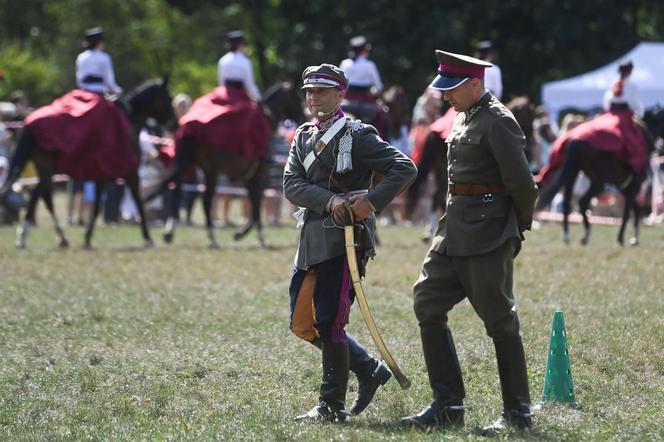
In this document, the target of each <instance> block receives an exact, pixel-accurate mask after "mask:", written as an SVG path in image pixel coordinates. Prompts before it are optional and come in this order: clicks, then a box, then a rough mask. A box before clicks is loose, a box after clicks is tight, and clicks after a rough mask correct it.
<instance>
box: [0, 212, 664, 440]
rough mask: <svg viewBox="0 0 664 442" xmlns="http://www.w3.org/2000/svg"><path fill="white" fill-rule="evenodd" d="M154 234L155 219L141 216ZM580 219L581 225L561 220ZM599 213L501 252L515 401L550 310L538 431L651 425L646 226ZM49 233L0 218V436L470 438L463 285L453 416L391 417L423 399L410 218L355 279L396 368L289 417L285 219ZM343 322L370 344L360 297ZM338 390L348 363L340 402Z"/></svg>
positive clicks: (472, 371)
mask: <svg viewBox="0 0 664 442" xmlns="http://www.w3.org/2000/svg"><path fill="white" fill-rule="evenodd" d="M153 233H154V234H155V237H156V239H159V236H158V233H159V232H158V230H157V229H153ZM573 234H576V238H577V239H578V238H579V237H580V227H579V226H573ZM615 234H616V228H615V227H596V228H595V230H594V234H593V237H592V239H591V243H590V245H589V246H587V247H582V246H580V245H578V243H573V244H571V245H569V246H566V245H564V244H562V242H561V241H560V237H561V235H560V231H559V226H558V225H555V224H554V225H545V226H543V227H542V229H540V230H537V231H535V232H531V233H530V234H529V235H528V239H527V241H526V243H525V244H524V248H523V251H522V253H521V255H520V256H519V257H518V259H517V266H516V271H517V274H516V294H517V298H518V306H519V312H520V316H521V322H522V326H523V334H524V340H525V345H526V352H527V356H528V362H529V371H530V384H531V389H532V395H533V400H534V401H535V402H537V401H538V400H539V399H540V397H541V392H542V386H543V382H544V372H545V365H546V353H547V347H548V342H549V335H550V326H551V317H552V314H553V312H554V311H555V310H557V309H562V310H563V311H564V313H565V320H566V323H567V332H568V338H569V345H570V352H571V360H572V373H573V376H574V382H575V386H576V397H577V399H578V401H579V402H580V404H581V405H582V409H580V410H573V409H571V408H568V407H564V406H547V407H545V408H544V409H543V410H542V411H541V412H540V413H539V414H538V415H537V417H536V431H537V434H536V437H538V438H542V439H548V440H578V439H592V440H606V439H613V440H624V439H639V440H650V439H660V440H661V439H662V438H663V437H664V418H663V416H664V352H663V351H662V349H663V346H664V300H663V297H662V294H663V293H664V272H662V270H661V266H662V257H663V256H664V253H663V252H664V228H662V227H659V228H644V229H643V232H642V245H641V246H640V247H639V248H620V247H618V246H617V245H616V243H615ZM68 235H69V239H70V242H71V243H72V248H71V249H69V250H64V251H63V250H58V249H57V248H56V242H55V239H54V234H53V231H52V229H51V225H50V222H49V221H48V220H47V219H43V220H42V222H40V226H39V227H38V228H36V229H35V230H34V231H33V233H32V235H31V236H30V238H29V240H28V250H23V251H19V250H15V249H14V246H13V241H14V229H13V228H8V227H3V228H0V275H1V277H0V281H1V284H2V286H1V288H0V355H1V358H2V359H1V360H0V440H16V439H18V440H62V439H127V440H137V439H150V440H152V439H156V440H161V439H190V440H209V439H226V440H377V439H390V440H438V439H441V438H451V439H458V438H462V439H463V438H477V437H479V436H477V435H476V434H475V433H476V430H477V429H478V428H480V427H481V426H482V425H483V424H486V423H488V422H489V421H491V420H493V419H494V418H495V417H497V415H498V412H499V410H500V406H501V404H500V392H499V388H498V380H497V373H496V368H495V360H494V356H493V346H492V343H491V341H490V339H488V338H487V337H486V335H485V333H484V331H483V328H482V325H481V323H480V321H479V319H477V317H476V316H475V314H474V313H473V311H472V309H471V308H470V306H469V304H468V303H466V302H464V303H462V304H461V305H459V306H458V307H457V308H455V309H454V311H453V312H452V313H451V316H450V322H451V326H452V329H453V332H454V333H455V340H456V342H457V345H458V351H459V357H460V360H461V364H462V368H463V372H464V377H465V381H466V389H467V403H468V404H469V405H470V406H471V407H472V409H471V410H470V411H469V412H468V413H467V418H466V427H465V429H463V430H458V431H454V432H451V433H441V432H434V433H422V432H418V431H411V430H402V429H400V428H399V427H398V426H397V425H396V422H397V421H398V419H399V418H400V417H401V416H404V415H406V414H411V413H414V412H417V411H419V410H420V409H421V408H422V407H423V406H424V405H426V404H427V403H428V402H429V401H430V390H429V387H428V384H427V378H426V372H425V369H424V362H423V359H422V356H421V349H420V343H419V332H418V328H417V324H416V321H415V317H414V314H413V311H412V291H411V287H412V284H413V282H414V281H415V279H416V277H417V274H418V270H419V267H420V264H421V261H422V258H423V256H424V254H425V252H426V249H427V246H426V245H425V244H422V243H421V241H420V239H419V235H420V228H419V227H418V228H414V229H407V228H384V229H382V230H381V238H382V241H383V245H382V246H381V247H380V249H379V251H378V257H377V259H376V261H374V262H372V263H371V264H370V266H369V269H368V278H367V280H366V282H365V287H366V290H367V293H368V295H369V301H370V304H371V306H372V309H373V312H374V315H375V316H376V318H377V320H378V322H379V327H380V329H381V332H382V334H383V336H384V337H385V339H386V341H387V343H388V345H389V346H390V347H391V350H392V352H393V354H394V355H395V356H396V358H397V360H398V361H399V362H400V364H401V365H402V368H403V369H404V371H405V372H406V373H407V374H408V375H409V376H410V378H411V379H412V381H413V387H412V388H411V389H410V390H408V391H402V390H400V389H399V386H398V385H397V383H396V382H390V383H389V384H388V385H387V386H386V387H385V388H383V389H382V390H380V392H379V394H378V396H377V399H376V401H375V403H374V404H372V405H371V406H370V407H369V409H368V410H367V411H366V412H365V413H364V414H363V415H361V416H360V417H357V418H354V419H352V420H351V421H350V422H349V423H348V424H346V425H340V426H330V425H312V424H302V423H297V422H294V421H293V420H292V418H293V417H294V416H295V415H296V414H298V413H300V412H303V411H306V410H307V409H308V408H310V407H311V406H313V405H314V404H315V403H316V400H317V387H318V383H319V378H320V358H319V354H318V353H317V350H316V349H314V348H313V347H312V346H310V345H308V344H306V343H304V342H301V341H299V340H298V339H297V338H295V337H294V336H293V335H291V333H290V332H289V330H288V294H287V288H288V282H289V277H290V272H291V266H292V258H293V253H294V248H295V238H296V232H295V230H294V229H293V228H290V227H289V228H271V229H268V231H267V237H268V239H269V240H270V242H271V245H272V247H271V248H269V249H260V248H258V246H257V243H256V240H255V237H250V238H248V239H247V240H245V241H244V242H241V243H233V242H232V240H231V231H230V230H219V238H220V242H221V243H222V249H221V250H209V249H207V248H206V244H207V240H206V237H205V234H204V231H203V230H202V229H200V228H182V229H180V230H179V231H178V235H177V237H176V240H175V244H174V245H172V246H165V245H163V244H162V243H161V241H157V243H158V245H157V247H155V248H153V249H147V250H145V249H142V248H141V247H140V245H141V239H140V235H139V231H138V229H137V228H135V227H132V226H122V227H115V228H110V227H104V226H103V225H100V227H99V228H98V231H97V235H96V237H95V239H94V243H95V245H96V248H95V249H94V250H92V251H86V250H82V249H81V248H80V244H81V243H82V236H83V231H82V229H80V228H69V229H68ZM349 330H351V331H352V332H353V333H355V334H356V335H358V336H359V337H360V338H361V339H362V340H363V341H364V342H365V343H366V344H367V346H368V347H369V348H371V349H372V351H373V345H372V344H371V342H370V338H369V336H368V333H367V332H366V330H365V326H364V324H363V322H362V318H361V316H360V314H359V311H358V310H357V309H356V308H354V309H353V314H352V317H351V324H350V326H349ZM354 393H355V383H354V380H353V382H352V384H351V387H350V392H349V401H352V398H353V397H354Z"/></svg>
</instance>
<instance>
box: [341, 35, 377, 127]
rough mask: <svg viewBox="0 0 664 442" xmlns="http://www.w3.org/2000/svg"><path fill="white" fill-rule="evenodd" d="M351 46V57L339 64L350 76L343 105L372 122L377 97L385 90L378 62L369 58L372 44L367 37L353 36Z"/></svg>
mask: <svg viewBox="0 0 664 442" xmlns="http://www.w3.org/2000/svg"><path fill="white" fill-rule="evenodd" d="M350 48H351V53H350V58H347V59H345V60H343V61H342V62H341V64H340V65H339V68H340V69H341V70H342V71H344V73H345V74H346V77H348V90H347V91H346V100H345V103H344V106H343V107H344V110H345V111H347V112H350V113H351V114H353V115H355V117H357V118H358V119H360V120H362V121H364V122H365V123H372V120H373V119H374V118H375V116H376V112H377V109H376V98H377V97H378V96H379V95H380V93H381V92H382V90H383V82H382V81H381V79H380V74H378V69H377V68H376V64H375V63H374V62H373V61H371V60H369V58H368V57H369V51H370V50H371V45H370V44H369V42H368V41H367V39H366V38H365V37H364V36H361V35H360V36H357V37H353V38H351V39H350ZM378 129H379V130H380V128H378Z"/></svg>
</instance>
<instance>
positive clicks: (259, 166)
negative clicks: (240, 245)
mask: <svg viewBox="0 0 664 442" xmlns="http://www.w3.org/2000/svg"><path fill="white" fill-rule="evenodd" d="M250 168H251V169H252V170H253V173H252V171H251V170H250V173H249V174H248V176H249V178H248V179H247V180H246V181H245V186H246V188H247V192H248V194H249V201H250V203H251V219H249V221H247V222H246V223H245V225H244V226H242V227H240V228H239V229H238V230H237V231H236V232H235V233H234V234H233V239H234V240H235V241H239V240H241V239H242V238H244V237H245V236H246V235H247V234H248V233H249V232H250V231H251V229H252V228H253V227H254V226H256V229H257V230H258V241H259V242H260V244H261V246H265V237H264V236H263V225H262V223H261V201H262V199H263V187H264V186H263V172H264V170H263V162H262V161H259V162H258V163H255V164H254V165H252V166H250Z"/></svg>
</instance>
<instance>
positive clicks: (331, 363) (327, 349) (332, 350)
mask: <svg viewBox="0 0 664 442" xmlns="http://www.w3.org/2000/svg"><path fill="white" fill-rule="evenodd" d="M321 351H322V356H323V379H322V382H321V386H320V396H319V400H320V402H319V404H318V405H316V406H315V407H314V408H312V409H311V410H309V412H307V413H305V414H303V415H301V416H298V417H296V420H312V421H318V422H345V420H346V417H347V414H346V411H345V409H344V403H345V401H346V390H347V388H348V373H349V368H348V364H349V362H348V343H346V342H344V343H338V344H334V343H331V342H322V343H321Z"/></svg>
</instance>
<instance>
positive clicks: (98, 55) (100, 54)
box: [76, 27, 122, 94]
mask: <svg viewBox="0 0 664 442" xmlns="http://www.w3.org/2000/svg"><path fill="white" fill-rule="evenodd" d="M103 36H104V34H103V30H102V29H101V28H100V27H96V28H91V29H88V30H87V31H85V43H83V45H84V46H85V51H83V52H81V53H80V54H78V57H76V84H77V86H78V87H79V88H81V89H85V90H88V91H91V92H95V93H98V94H104V93H106V92H110V93H112V94H120V93H121V92H122V88H121V87H120V86H118V85H117V83H116V82H115V72H114V71H113V62H112V61H111V56H110V55H108V54H107V53H106V52H104V39H103Z"/></svg>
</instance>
